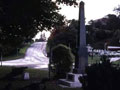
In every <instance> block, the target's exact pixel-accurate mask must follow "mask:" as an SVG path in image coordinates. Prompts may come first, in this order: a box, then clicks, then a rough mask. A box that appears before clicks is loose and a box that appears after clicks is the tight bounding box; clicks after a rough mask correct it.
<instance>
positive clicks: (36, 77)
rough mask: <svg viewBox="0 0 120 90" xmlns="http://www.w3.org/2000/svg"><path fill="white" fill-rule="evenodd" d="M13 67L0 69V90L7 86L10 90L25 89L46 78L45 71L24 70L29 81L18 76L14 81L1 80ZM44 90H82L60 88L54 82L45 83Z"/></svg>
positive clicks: (77, 89) (78, 89) (46, 72)
mask: <svg viewBox="0 0 120 90" xmlns="http://www.w3.org/2000/svg"><path fill="white" fill-rule="evenodd" d="M12 68H13V67H0V90H4V88H5V87H7V86H8V85H9V84H10V86H9V87H11V89H10V90H19V88H22V87H26V86H28V85H30V84H32V83H35V82H40V81H41V80H42V79H44V78H48V71H47V70H39V69H26V70H25V72H29V74H30V79H29V80H23V76H22V75H19V76H17V77H16V79H15V80H1V78H2V77H4V76H5V75H7V74H8V73H10V72H11V70H12ZM45 86H46V90H82V89H80V88H61V87H59V86H58V85H56V80H50V81H47V83H46V84H45ZM27 90H28V89H27Z"/></svg>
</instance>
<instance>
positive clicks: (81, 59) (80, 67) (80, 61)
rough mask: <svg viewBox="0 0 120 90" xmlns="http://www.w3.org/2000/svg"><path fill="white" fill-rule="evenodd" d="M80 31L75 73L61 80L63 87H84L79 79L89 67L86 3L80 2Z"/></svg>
mask: <svg viewBox="0 0 120 90" xmlns="http://www.w3.org/2000/svg"><path fill="white" fill-rule="evenodd" d="M78 25H79V29H78V34H77V37H78V38H77V53H76V59H75V68H74V70H73V73H68V74H67V78H66V79H60V80H59V83H60V84H61V86H63V87H82V84H81V83H80V81H79V77H80V76H82V75H83V74H85V67H86V66H87V65H88V53H87V47H86V29H85V17H84V2H83V1H81V2H80V7H79V24H78Z"/></svg>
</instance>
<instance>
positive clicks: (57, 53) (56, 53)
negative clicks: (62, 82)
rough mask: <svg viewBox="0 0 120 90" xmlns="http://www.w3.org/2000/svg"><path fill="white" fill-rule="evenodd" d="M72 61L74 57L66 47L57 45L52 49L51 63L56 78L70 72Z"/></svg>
mask: <svg viewBox="0 0 120 90" xmlns="http://www.w3.org/2000/svg"><path fill="white" fill-rule="evenodd" d="M73 60H74V56H73V54H72V53H71V51H70V48H68V47H67V46H65V45H62V44H59V45H57V46H55V47H54V48H53V49H52V63H53V67H54V68H55V75H56V76H57V77H58V78H60V77H65V75H66V73H67V72H70V71H71V69H72V64H73Z"/></svg>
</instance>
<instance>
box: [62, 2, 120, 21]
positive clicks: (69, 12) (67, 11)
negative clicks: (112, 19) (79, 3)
mask: <svg viewBox="0 0 120 90" xmlns="http://www.w3.org/2000/svg"><path fill="white" fill-rule="evenodd" d="M83 1H84V2H85V18H86V22H88V21H90V20H91V19H93V20H94V19H99V18H102V17H104V16H105V15H107V14H115V12H114V11H113V9H114V8H115V7H117V6H118V5H120V0H83ZM61 7H62V10H61V11H60V13H61V14H63V15H65V16H66V18H67V19H78V12H79V9H78V7H76V8H74V7H73V6H65V5H62V6H61Z"/></svg>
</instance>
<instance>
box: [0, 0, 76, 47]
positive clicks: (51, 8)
mask: <svg viewBox="0 0 120 90" xmlns="http://www.w3.org/2000/svg"><path fill="white" fill-rule="evenodd" d="M61 3H63V4H66V5H77V2H76V0H0V36H1V38H0V48H2V49H3V48H5V46H6V47H7V48H8V47H9V48H11V49H13V47H14V48H16V47H19V46H20V45H21V44H23V42H25V41H29V40H31V39H32V38H33V37H34V36H35V35H36V34H37V32H38V31H43V30H50V28H51V27H55V26H56V25H63V24H64V16H62V15H61V14H59V10H60V8H59V6H58V4H61Z"/></svg>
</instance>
